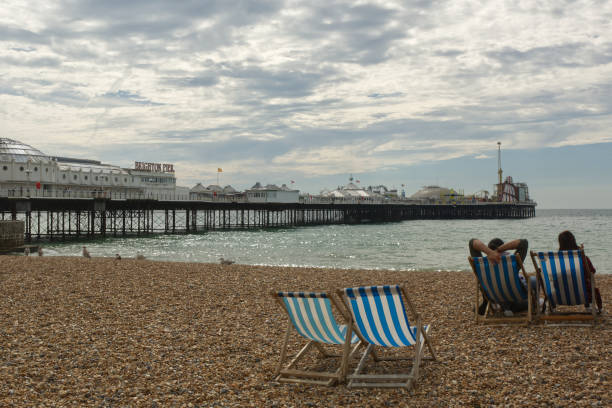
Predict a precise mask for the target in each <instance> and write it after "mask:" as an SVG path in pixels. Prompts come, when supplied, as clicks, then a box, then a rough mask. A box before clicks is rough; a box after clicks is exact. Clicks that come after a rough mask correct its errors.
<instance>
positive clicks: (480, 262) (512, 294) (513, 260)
mask: <svg viewBox="0 0 612 408" xmlns="http://www.w3.org/2000/svg"><path fill="white" fill-rule="evenodd" d="M472 259H473V267H474V272H475V273H476V276H477V277H478V281H479V282H480V286H481V288H482V290H483V291H484V292H485V294H486V296H487V298H488V299H489V300H490V301H492V302H494V303H497V304H502V303H518V302H524V301H527V290H525V286H524V284H523V282H521V279H520V266H519V263H518V262H517V257H516V255H503V256H502V257H501V261H500V263H499V264H493V263H491V262H489V259H488V258H487V257H475V258H472Z"/></svg>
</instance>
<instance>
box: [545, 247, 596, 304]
mask: <svg viewBox="0 0 612 408" xmlns="http://www.w3.org/2000/svg"><path fill="white" fill-rule="evenodd" d="M536 257H537V259H538V261H539V263H540V268H541V271H542V280H543V281H544V290H545V292H546V297H547V298H548V299H549V300H551V301H552V302H553V304H556V305H569V306H573V305H583V304H586V303H587V302H588V301H587V287H586V281H585V276H586V271H585V267H584V262H583V257H582V252H581V251H579V250H575V251H559V252H553V251H549V252H537V253H536Z"/></svg>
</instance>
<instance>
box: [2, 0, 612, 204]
mask: <svg viewBox="0 0 612 408" xmlns="http://www.w3.org/2000/svg"><path fill="white" fill-rule="evenodd" d="M611 22H612V2H610V1H595V0H594V1H560V0H551V1H520V2H516V1H483V2H474V1H457V0H453V1H445V0H439V1H437V0H432V1H385V0H379V1H354V0H351V1H334V0H325V1H317V0H313V1H295V0H285V1H283V0H274V1H266V0H259V1H246V0H242V1H241V0H216V1H215V0H201V1H176V2H174V1H162V0H131V1H119V0H112V1H99V0H96V1H93V0H92V1H82V0H71V1H52V0H51V1H48V2H35V3H34V2H27V1H26V2H23V1H13V0H6V1H4V2H3V6H2V7H1V8H0V105H1V106H0V123H1V128H0V131H1V133H0V136H2V137H9V138H13V139H17V140H20V141H22V142H24V143H28V144H31V145H33V146H35V147H37V148H39V149H41V150H42V151H44V152H46V153H48V154H53V155H63V156H75V157H82V158H90V159H98V160H102V161H104V162H108V163H113V164H118V165H122V166H124V167H131V166H133V162H134V161H151V162H164V163H174V164H175V167H176V170H177V176H178V178H179V184H182V185H185V186H189V187H191V186H193V185H194V184H195V183H197V182H202V183H204V184H205V185H208V184H213V183H215V182H216V176H217V174H216V169H217V168H218V167H221V168H223V170H224V172H223V173H222V175H221V183H222V184H224V185H225V184H232V185H234V186H235V187H237V188H241V189H243V188H245V187H250V186H251V185H253V184H254V183H255V182H256V181H261V182H262V183H277V184H281V183H289V181H290V180H295V181H296V186H297V187H298V188H300V189H301V190H304V191H310V192H313V193H315V192H318V191H319V190H321V189H323V188H330V187H331V188H333V187H336V186H337V185H338V184H342V183H345V182H346V180H347V178H348V176H349V174H354V175H356V176H357V177H358V178H360V179H361V182H362V184H387V185H389V186H390V187H391V186H395V187H398V188H401V187H400V185H402V184H403V185H404V186H405V187H404V188H405V189H406V192H407V193H408V194H411V193H413V192H414V191H416V190H417V189H418V188H420V187H421V186H422V185H425V184H433V183H439V184H444V185H446V186H449V187H455V188H459V189H464V190H465V192H466V193H468V192H474V191H477V190H481V189H489V190H490V189H491V188H492V186H491V184H492V183H494V182H495V179H496V166H497V159H496V153H497V152H496V148H497V145H496V143H497V141H501V142H502V148H503V151H504V155H503V157H504V160H505V161H504V166H503V167H504V171H505V174H511V175H513V176H514V177H515V179H520V181H525V182H527V183H529V185H530V189H531V193H532V196H533V198H535V199H536V200H538V201H540V203H541V204H542V205H543V206H545V207H568V206H569V207H571V206H579V207H607V208H610V207H612V185H611V184H610V182H609V181H608V180H607V177H605V178H603V177H601V178H600V177H599V175H598V176H597V177H593V174H592V173H587V172H586V171H585V172H584V173H582V171H583V170H582V169H583V168H585V167H587V168H589V169H590V170H589V171H590V172H592V167H589V166H586V165H585V166H583V165H582V162H581V161H582V160H584V161H585V163H588V161H589V159H590V158H592V154H593V151H594V150H591V148H593V149H595V150H596V151H597V152H607V153H612V147H611V146H612V130H611V129H612V23H611ZM568 149H569V150H568ZM553 151H555V152H557V153H558V152H561V151H562V152H564V153H568V154H573V155H574V157H575V158H576V161H574V162H572V165H571V166H569V167H568V165H567V164H565V165H563V164H559V163H556V162H552V161H550V160H552V159H550V158H551V157H556V156H555V155H556V153H550V152H553ZM534 152H537V153H538V156H535V157H536V160H534V159H533V157H534V156H533V155H531V154H528V153H534ZM527 156H529V157H530V160H529V161H527V160H526V159H525V157H527ZM560 157H561V156H560ZM562 157H565V156H562ZM506 158H507V160H506ZM536 162H537V164H536ZM483 163H487V164H486V165H483ZM605 163H607V160H606V161H605V162H602V163H601V171H602V172H607V174H610V171H612V168H611V167H610V165H609V164H605ZM545 167H546V168H548V169H550V173H549V176H550V177H553V176H554V177H557V178H558V177H559V176H563V174H562V173H561V174H560V173H559V172H562V171H568V172H569V171H571V172H572V174H574V175H576V174H582V177H583V179H582V180H581V179H580V178H578V180H577V181H575V185H574V187H575V188H577V189H579V188H581V187H582V188H585V189H586V188H588V191H589V194H590V197H591V200H590V201H589V202H587V201H583V202H580V201H567V204H565V205H564V203H563V202H562V203H559V201H558V200H559V199H561V197H562V195H561V193H558V192H556V193H555V192H552V191H553V190H554V191H557V190H555V189H553V188H552V186H550V185H549V184H550V179H547V178H546V177H545V174H547V172H546V171H539V170H538V169H542V168H545ZM481 170H482V171H481ZM549 187H550V188H549ZM585 191H586V190H585ZM538 192H539V194H540V196H539V197H538V195H539V194H538ZM593 200H595V201H593ZM555 204H558V205H555Z"/></svg>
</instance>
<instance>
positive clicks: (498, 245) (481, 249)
mask: <svg viewBox="0 0 612 408" xmlns="http://www.w3.org/2000/svg"><path fill="white" fill-rule="evenodd" d="M528 247H529V243H528V242H527V240H526V239H515V240H512V241H510V242H506V243H504V241H502V240H501V239H500V238H493V239H492V240H491V241H489V244H488V245H485V244H484V242H482V241H481V240H479V239H476V238H472V239H471V240H470V242H469V249H470V256H471V257H472V258H474V257H481V256H486V257H488V258H489V259H490V260H491V262H493V263H494V264H497V263H499V261H500V259H501V256H502V255H503V254H504V253H505V252H506V251H511V250H515V252H514V254H515V255H518V256H520V257H521V261H524V260H525V257H526V256H527V249H528ZM483 253H484V255H483ZM519 278H520V279H521V281H522V280H523V279H524V278H523V276H519ZM530 280H531V287H532V288H536V287H537V279H536V278H535V277H531V278H530ZM522 283H523V286H524V287H525V288H526V287H527V282H522ZM534 290H535V289H534ZM487 304H488V302H487V300H486V299H484V300H483V301H482V303H481V304H480V306H479V307H478V314H479V315H484V313H485V310H486V309H487ZM501 307H502V308H503V309H504V311H509V312H512V313H517V312H522V311H525V310H527V307H528V305H527V302H521V303H504V304H502V305H501ZM512 313H510V314H512Z"/></svg>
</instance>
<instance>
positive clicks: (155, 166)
mask: <svg viewBox="0 0 612 408" xmlns="http://www.w3.org/2000/svg"><path fill="white" fill-rule="evenodd" d="M134 170H139V171H152V172H153V171H154V172H159V173H162V172H163V173H174V164H167V163H146V162H134Z"/></svg>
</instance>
